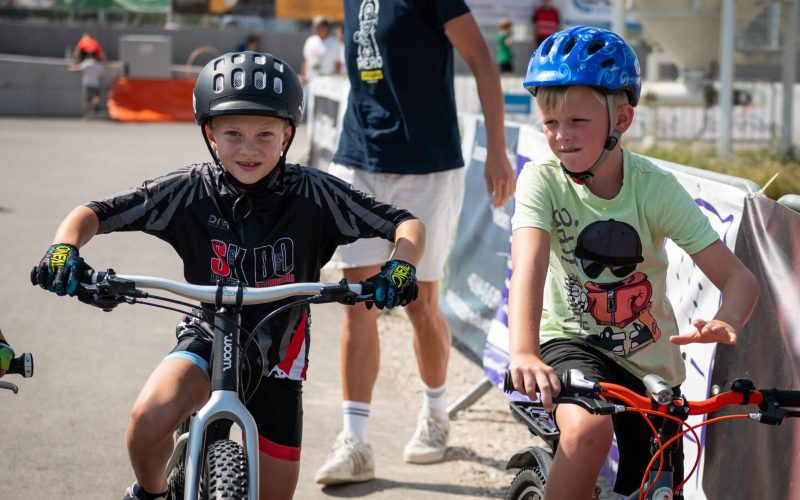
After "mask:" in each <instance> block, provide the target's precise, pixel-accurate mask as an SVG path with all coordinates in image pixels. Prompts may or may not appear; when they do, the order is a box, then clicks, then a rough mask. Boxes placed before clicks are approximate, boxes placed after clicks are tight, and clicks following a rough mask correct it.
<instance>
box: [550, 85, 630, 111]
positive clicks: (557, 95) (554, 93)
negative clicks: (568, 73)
mask: <svg viewBox="0 0 800 500" xmlns="http://www.w3.org/2000/svg"><path fill="white" fill-rule="evenodd" d="M573 87H575V86H574V85H555V86H546V87H539V88H538V89H536V102H537V104H538V105H539V109H541V110H542V111H544V112H545V113H558V112H560V111H562V110H563V109H564V107H565V106H566V105H567V95H568V94H569V91H570V89H571V88H573ZM589 88H590V89H592V93H593V94H594V95H595V97H597V100H598V101H600V103H602V104H603V105H605V104H606V94H604V93H603V92H601V91H599V90H597V89H595V88H593V87H589ZM613 96H614V109H615V110H616V109H619V107H620V106H624V105H626V104H627V105H630V101H629V99H628V94H627V93H626V92H625V91H624V90H620V91H619V92H615V93H614V94H613Z"/></svg>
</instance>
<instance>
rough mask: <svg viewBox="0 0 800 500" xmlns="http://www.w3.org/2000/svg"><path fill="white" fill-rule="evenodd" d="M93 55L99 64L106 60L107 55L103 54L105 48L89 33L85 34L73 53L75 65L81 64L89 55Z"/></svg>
mask: <svg viewBox="0 0 800 500" xmlns="http://www.w3.org/2000/svg"><path fill="white" fill-rule="evenodd" d="M90 53H91V54H92V55H93V56H94V58H95V59H97V60H98V61H99V62H103V61H105V60H106V54H105V52H103V47H101V46H100V42H98V41H97V39H95V38H94V37H93V36H92V35H90V34H89V33H84V34H83V36H81V39H80V40H78V43H77V44H75V49H73V51H72V60H73V62H75V63H80V62H82V61H83V60H84V59H86V57H87V55H88V54H90Z"/></svg>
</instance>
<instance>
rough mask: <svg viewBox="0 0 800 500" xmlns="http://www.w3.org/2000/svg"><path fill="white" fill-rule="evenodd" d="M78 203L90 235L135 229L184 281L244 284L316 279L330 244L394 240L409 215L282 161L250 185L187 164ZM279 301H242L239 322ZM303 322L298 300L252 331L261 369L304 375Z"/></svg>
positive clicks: (252, 321)
mask: <svg viewBox="0 0 800 500" xmlns="http://www.w3.org/2000/svg"><path fill="white" fill-rule="evenodd" d="M87 206H88V207H89V208H90V209H92V210H93V211H94V212H95V213H96V214H97V216H98V218H99V219H100V230H99V233H111V232H114V231H144V232H145V233H149V234H152V235H154V236H157V237H158V238H160V239H162V240H164V241H166V242H168V243H169V244H170V245H172V247H173V248H174V249H175V251H177V252H178V255H179V256H180V257H181V259H182V260H183V265H184V268H183V272H184V277H185V279H186V281H187V282H189V283H194V284H198V285H213V284H216V283H217V282H218V281H219V280H226V281H229V282H232V281H235V282H240V283H242V284H243V285H244V286H248V287H268V286H272V285H277V284H283V283H292V282H295V281H296V282H304V281H319V279H320V268H321V267H322V266H323V265H324V264H325V263H326V262H328V260H329V259H330V258H331V255H332V254H333V252H334V250H335V249H336V247H337V246H339V245H343V244H347V243H352V242H353V241H355V240H357V239H359V238H373V237H381V238H385V239H387V240H390V241H394V234H395V229H396V228H397V226H398V225H399V224H400V223H402V222H403V221H406V220H409V219H413V218H414V216H413V215H412V214H410V213H409V212H408V211H406V210H402V209H398V208H396V207H393V206H391V205H388V204H385V203H381V202H379V201H378V200H376V199H375V198H373V197H371V196H368V195H366V194H364V193H362V192H359V191H356V190H355V189H353V188H352V187H351V186H350V185H349V184H347V183H346V182H344V181H342V180H340V179H338V178H336V177H333V176H331V175H328V174H326V173H324V172H322V171H319V170H316V169H312V168H305V167H301V166H299V165H293V164H284V163H282V162H281V163H280V164H279V165H278V166H276V168H275V169H274V170H273V171H272V172H271V173H270V174H269V175H268V176H267V177H265V178H264V179H262V180H261V181H259V182H258V183H257V184H255V185H242V184H240V183H238V181H236V180H235V179H234V178H233V177H232V176H230V175H229V174H227V173H226V172H225V171H224V170H223V169H222V168H221V167H219V166H218V165H216V164H213V163H204V164H198V165H192V166H189V167H185V168H182V169H179V170H175V171H173V172H170V173H168V174H166V175H163V176H161V177H158V178H156V179H153V180H148V181H145V182H144V183H143V184H142V185H141V186H139V187H135V188H132V189H129V190H127V191H124V192H122V193H119V194H117V195H114V196H111V197H109V198H106V199H103V200H98V201H92V202H90V203H87ZM289 300H291V299H289ZM283 303H284V302H283V301H281V302H275V303H272V304H265V305H259V306H247V307H244V308H243V310H242V326H243V327H244V328H245V329H247V330H249V329H251V328H253V327H255V325H256V324H257V323H258V321H259V320H260V319H261V318H263V317H264V316H265V315H266V314H267V313H268V312H269V311H271V310H274V309H275V308H276V307H278V306H280V305H282V304H283ZM309 323H310V321H309V308H308V306H307V305H306V306H302V307H295V308H291V309H289V310H287V311H285V312H283V313H280V314H279V315H278V316H276V317H275V319H274V320H272V321H270V323H269V325H268V326H267V330H268V331H260V332H258V341H259V346H260V347H261V352H262V355H263V359H264V362H265V363H264V375H272V376H276V377H288V378H291V379H295V380H302V379H304V378H305V372H306V366H307V362H308V347H309Z"/></svg>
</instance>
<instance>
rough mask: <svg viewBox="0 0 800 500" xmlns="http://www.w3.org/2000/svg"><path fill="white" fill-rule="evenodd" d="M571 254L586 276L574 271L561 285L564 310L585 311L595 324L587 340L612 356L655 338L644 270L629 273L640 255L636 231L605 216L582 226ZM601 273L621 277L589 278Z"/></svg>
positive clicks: (656, 332) (650, 291) (658, 334)
mask: <svg viewBox="0 0 800 500" xmlns="http://www.w3.org/2000/svg"><path fill="white" fill-rule="evenodd" d="M575 257H576V258H577V259H578V262H579V263H580V266H581V269H583V272H584V274H586V276H587V277H588V278H589V281H586V282H585V283H582V282H581V280H580V278H579V277H578V276H577V274H575V273H571V274H570V275H569V276H568V277H567V279H566V284H565V288H566V291H567V300H568V301H569V304H570V309H572V311H573V312H574V313H575V314H580V315H582V314H583V313H585V312H588V313H589V314H590V315H591V317H592V318H593V319H594V320H595V322H596V323H597V325H598V326H599V327H603V330H602V332H600V333H599V334H597V333H592V334H590V335H589V336H588V337H587V339H586V340H587V341H588V342H589V343H591V344H592V345H594V346H596V347H599V348H600V349H603V350H604V351H609V352H611V353H613V354H615V355H617V356H627V355H629V354H633V353H634V352H636V351H638V350H640V349H643V348H645V347H647V346H648V345H651V344H653V343H654V342H656V341H657V340H658V339H659V338H660V337H661V330H660V329H659V328H658V324H657V323H656V320H655V318H654V317H653V316H652V315H651V314H650V308H651V307H652V302H651V300H650V299H651V297H652V295H653V289H652V285H651V284H650V281H649V280H648V278H647V275H645V274H644V273H641V272H635V271H636V266H637V264H640V263H641V262H643V261H644V258H642V243H641V239H640V238H639V234H638V233H637V232H636V230H635V229H634V228H633V227H632V226H630V225H629V224H626V223H624V222H619V221H615V220H614V219H609V220H605V221H596V222H593V223H591V224H589V225H588V226H586V227H585V228H584V229H583V231H581V233H580V235H579V236H578V241H577V243H576V247H575ZM601 275H604V276H606V277H609V276H614V277H616V278H622V279H621V280H617V281H611V282H605V281H604V282H600V281H593V280H595V279H597V278H599V277H600V276H601Z"/></svg>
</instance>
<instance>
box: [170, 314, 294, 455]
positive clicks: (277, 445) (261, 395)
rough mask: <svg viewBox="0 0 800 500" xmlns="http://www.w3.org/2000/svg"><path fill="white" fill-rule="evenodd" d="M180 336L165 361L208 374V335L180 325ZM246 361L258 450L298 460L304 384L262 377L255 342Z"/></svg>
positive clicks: (249, 405) (246, 385) (249, 404)
mask: <svg viewBox="0 0 800 500" xmlns="http://www.w3.org/2000/svg"><path fill="white" fill-rule="evenodd" d="M177 336H178V343H177V344H176V345H175V348H174V349H172V352H171V353H170V354H168V355H167V356H166V358H165V359H167V358H173V357H179V358H183V359H188V360H189V361H192V362H193V363H195V364H196V365H197V366H199V367H200V368H201V369H202V370H203V371H205V372H206V373H207V374H208V373H209V369H208V368H209V365H208V362H209V360H210V359H211V340H210V338H209V337H208V334H207V333H206V332H204V331H203V330H200V329H198V328H197V327H194V326H193V325H192V324H191V323H185V322H181V323H179V324H178V330H177ZM246 358H247V361H244V364H245V367H244V370H243V373H242V379H241V384H242V387H243V388H244V390H245V394H246V395H248V396H249V398H248V400H247V401H246V403H245V406H246V407H247V410H248V411H249V412H250V414H251V415H253V419H255V421H256V426H257V427H258V436H259V439H258V447H259V449H260V450H261V452H263V453H266V454H267V455H269V456H272V457H275V458H278V459H281V460H288V461H293V462H295V461H299V460H300V449H301V446H300V445H301V442H302V439H303V383H302V382H301V381H299V380H289V379H279V378H274V377H264V376H262V375H261V353H260V351H259V350H258V347H257V346H256V345H255V342H252V343H251V344H250V347H249V348H248V350H247V356H246ZM248 367H249V369H248Z"/></svg>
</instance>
